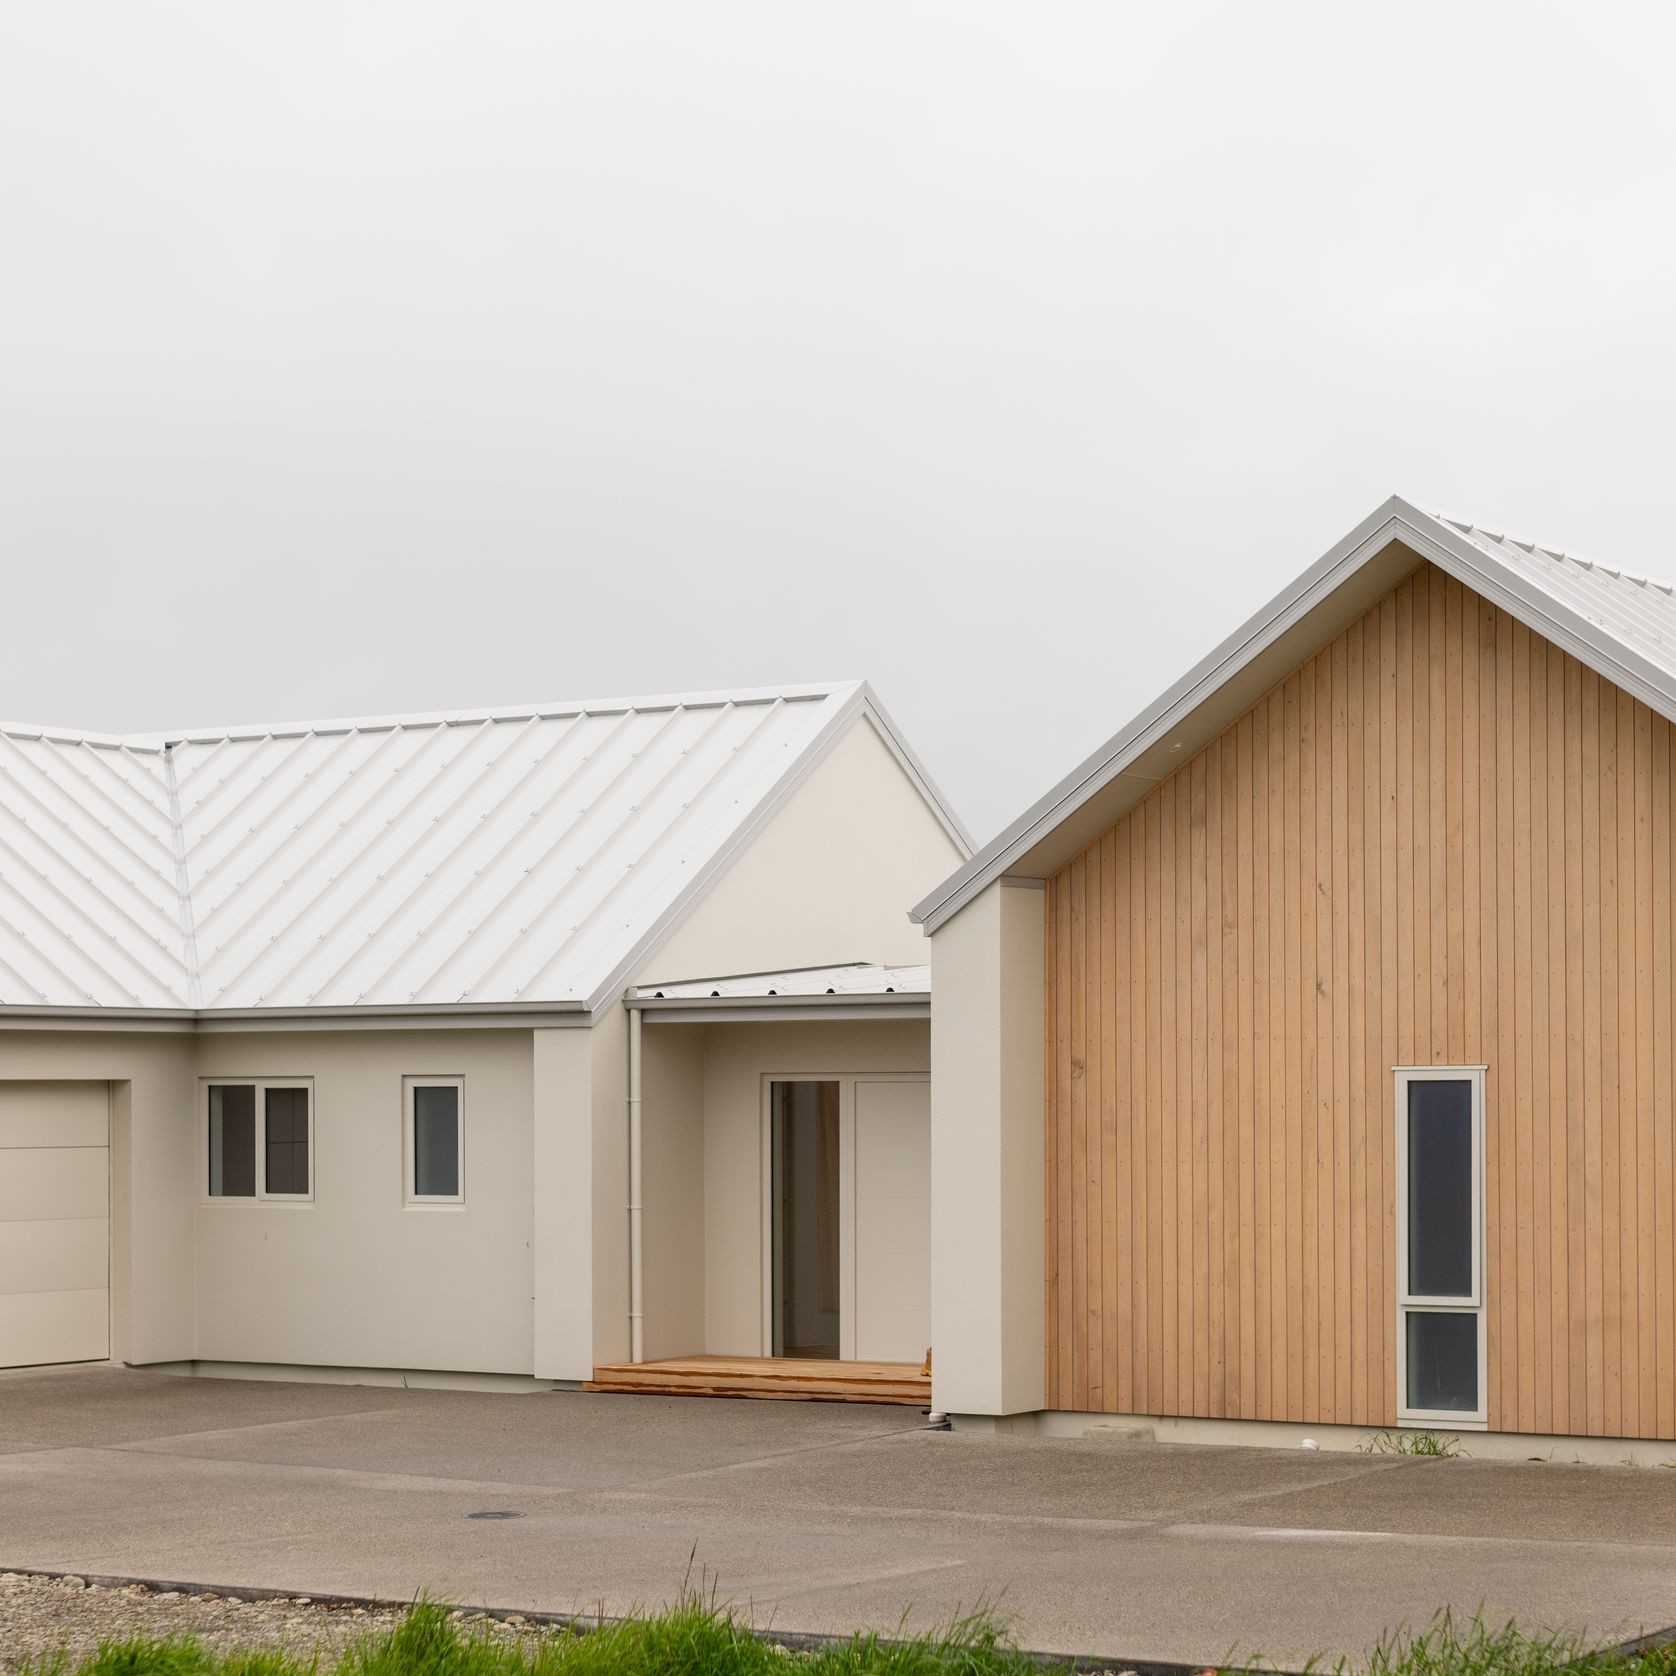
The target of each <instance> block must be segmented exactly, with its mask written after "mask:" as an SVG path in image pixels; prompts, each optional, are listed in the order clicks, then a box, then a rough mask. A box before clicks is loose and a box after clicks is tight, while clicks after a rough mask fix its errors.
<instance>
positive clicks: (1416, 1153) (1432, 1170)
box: [1408, 1079, 1473, 1298]
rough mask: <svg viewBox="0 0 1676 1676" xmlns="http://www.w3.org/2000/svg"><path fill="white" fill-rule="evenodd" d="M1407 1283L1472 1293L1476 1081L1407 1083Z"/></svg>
mask: <svg viewBox="0 0 1676 1676" xmlns="http://www.w3.org/2000/svg"><path fill="white" fill-rule="evenodd" d="M1408 1290H1409V1293H1410V1295H1412V1296H1414V1297H1424V1298H1465V1297H1469V1296H1471V1295H1472V1291H1473V1286H1472V1084H1471V1083H1470V1082H1453V1081H1450V1082H1437V1081H1429V1080H1421V1079H1416V1080H1415V1081H1413V1082H1411V1083H1409V1085H1408Z"/></svg>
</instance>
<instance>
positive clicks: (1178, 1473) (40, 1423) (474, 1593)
mask: <svg viewBox="0 0 1676 1676" xmlns="http://www.w3.org/2000/svg"><path fill="white" fill-rule="evenodd" d="M481 1512H511V1513H515V1514H517V1515H518V1517H516V1518H512V1519H505V1520H483V1519H473V1518H471V1517H470V1515H471V1514H473V1513H481ZM689 1556H694V1557H695V1560H694V1563H695V1565H696V1567H698V1568H702V1570H703V1571H704V1572H705V1573H706V1574H707V1575H708V1576H709V1577H710V1578H712V1579H714V1580H717V1581H718V1582H719V1586H720V1592H721V1593H722V1595H724V1596H725V1597H727V1598H729V1599H731V1600H734V1601H736V1602H738V1603H740V1604H741V1605H745V1606H748V1607H749V1609H750V1611H751V1612H752V1614H753V1615H754V1617H755V1618H756V1621H757V1622H758V1623H763V1622H768V1621H771V1622H772V1623H774V1624H776V1625H778V1626H780V1627H782V1628H786V1629H798V1630H814V1631H831V1632H845V1631H848V1630H850V1629H853V1628H855V1627H857V1626H858V1625H872V1626H877V1627H879V1628H882V1629H887V1630H889V1629H894V1628H895V1627H896V1626H897V1624H898V1623H899V1622H900V1621H902V1620H903V1618H904V1617H906V1619H907V1621H908V1622H909V1623H910V1624H911V1625H929V1624H933V1623H936V1622H938V1621H940V1620H944V1619H947V1618H948V1617H950V1616H951V1615H953V1614H955V1613H957V1612H960V1611H964V1610H966V1609H969V1608H971V1607H973V1606H974V1605H977V1604H979V1603H980V1602H988V1603H991V1604H993V1605H998V1606H999V1607H1000V1608H1001V1610H1002V1611H1004V1612H1006V1613H1008V1614H1010V1615H1011V1617H1012V1620H1013V1627H1014V1631H1015V1633H1016V1634H1017V1636H1018V1638H1019V1640H1020V1641H1021V1642H1022V1643H1023V1644H1024V1645H1026V1646H1029V1647H1033V1648H1037V1649H1041V1650H1044V1651H1055V1652H1081V1653H1092V1654H1100V1655H1110V1656H1112V1657H1113V1658H1115V1659H1119V1660H1124V1659H1128V1660H1143V1661H1144V1660H1150V1659H1157V1660H1179V1661H1183V1662H1192V1663H1201V1662H1204V1663H1208V1662H1214V1661H1216V1660H1218V1659H1221V1658H1223V1657H1224V1656H1226V1655H1227V1654H1229V1653H1230V1652H1231V1651H1242V1652H1245V1653H1247V1654H1257V1655H1263V1656H1266V1657H1267V1658H1268V1659H1270V1660H1273V1661H1276V1662H1279V1663H1282V1664H1297V1663H1301V1662H1302V1660H1303V1659H1304V1658H1306V1657H1307V1656H1308V1655H1310V1654H1314V1653H1333V1654H1336V1653H1339V1652H1352V1653H1354V1652H1357V1651H1360V1650H1362V1649H1363V1648H1365V1647H1366V1646H1367V1645H1368V1644H1369V1643H1370V1642H1372V1641H1373V1640H1374V1639H1375V1638H1376V1637H1377V1636H1378V1634H1379V1632H1380V1631H1381V1630H1383V1629H1385V1628H1388V1627H1390V1626H1392V1625H1395V1624H1397V1623H1401V1622H1404V1621H1407V1622H1410V1623H1421V1622H1424V1621H1425V1620H1426V1619H1428V1618H1430V1617H1431V1615H1432V1614H1433V1612H1435V1611H1436V1610H1437V1609H1438V1608H1439V1607H1441V1606H1445V1605H1449V1606H1452V1607H1454V1608H1455V1609H1456V1610H1457V1611H1464V1612H1466V1613H1468V1614H1470V1613H1471V1612H1472V1611H1474V1610H1475V1609H1476V1608H1477V1607H1478V1606H1479V1605H1480V1604H1482V1605H1483V1606H1484V1607H1485V1609H1486V1610H1487V1611H1488V1612H1490V1613H1492V1614H1494V1615H1495V1616H1496V1617H1498V1618H1501V1617H1506V1616H1509V1615H1511V1616H1515V1617H1517V1618H1518V1619H1519V1620H1520V1621H1521V1622H1525V1623H1529V1624H1533V1625H1536V1624H1544V1625H1550V1626H1555V1627H1560V1626H1563V1627H1568V1628H1572V1629H1575V1630H1580V1631H1586V1632H1588V1633H1590V1634H1591V1635H1593V1636H1596V1637H1599V1638H1603V1639H1604V1638H1611V1639H1619V1638H1622V1637H1625V1636H1628V1635H1631V1634H1636V1633H1640V1632H1642V1631H1644V1630H1651V1629H1658V1628H1663V1627H1664V1626H1666V1625H1670V1624H1673V1623H1676V1472H1668V1471H1660V1470H1658V1469H1656V1468H1636V1467H1583V1466H1562V1465H1553V1464H1546V1463H1543V1464H1530V1465H1527V1464H1522V1463H1507V1462H1488V1461H1483V1462H1480V1461H1471V1460H1465V1461H1411V1460H1403V1459H1392V1458H1389V1457H1370V1456H1363V1455H1332V1454H1303V1453H1297V1454H1293V1453H1289V1452H1285V1453H1283V1452H1279V1451H1269V1450H1259V1449H1211V1448H1196V1447H1170V1446H1165V1445H1157V1444H1137V1443H1103V1442H1088V1443H1081V1442H1045V1441H1035V1440H1014V1439H1004V1438H985V1437H974V1436H960V1435H958V1434H956V1435H950V1434H947V1433H937V1432H928V1431H925V1430H923V1429H921V1428H920V1426H919V1424H918V1416H917V1415H915V1414H914V1413H913V1411H911V1410H902V1409H889V1408H874V1407H846V1406H841V1405H836V1404H804V1403H784V1404H782V1403H753V1402H721V1401H703V1400H698V1399H693V1398H680V1397H640V1396H621V1397H617V1396H600V1395H591V1396H590V1395H583V1394H581V1393H569V1392H556V1393H551V1394H547V1395H540V1396H499V1395H496V1396H486V1395H473V1394H466V1393H457V1392H446V1391H399V1390H385V1389H374V1388H369V1387H349V1386H337V1385H279V1384H247V1383H243V1382H237V1381H220V1380H190V1379H176V1378H171V1377H169V1376H167V1375H158V1374H146V1373H137V1372H129V1371H125V1370H120V1369H111V1368H89V1369H79V1370H70V1371H52V1372H32V1373H22V1374H0V1569H6V1568H14V1569H28V1568H31V1567H35V1568H41V1569H54V1570H58V1569H63V1570H74V1571H89V1572H94V1573H99V1574H115V1575H126V1576H139V1577H149V1578H168V1579H171V1580H179V1581H190V1582H202V1583H208V1584H222V1585H226V1586H234V1585H241V1584H242V1585H250V1586H266V1587H282V1588H285V1589H289V1590H292V1591H295V1592H297V1593H309V1592H311V1591H320V1592H339V1593H352V1594H363V1595H377V1596H384V1597H393V1598H398V1599H400V1598H406V1597H408V1596H410V1595H412V1594H414V1593H415V1592H416V1591H418V1590H421V1589H428V1590H429V1591H430V1592H431V1593H432V1594H433V1595H436V1596H439V1597H441V1598H444V1599H447V1600H451V1601H457V1602H461V1603H471V1604H482V1605H493V1606H504V1607H510V1608H515V1609H516V1608H523V1609H532V1608H533V1609H541V1610H549V1611H575V1610H591V1609H594V1608H596V1607H599V1606H601V1605H603V1607H604V1609H605V1610H606V1611H609V1612H617V1611H623V1610H627V1609H629V1608H632V1607H633V1606H636V1605H649V1604H654V1603H657V1602H660V1601H664V1600H667V1599H668V1598H669V1597H670V1596H671V1595H672V1594H674V1593H675V1592H676V1591H677V1590H678V1589H679V1587H680V1585H681V1581H682V1579H683V1577H684V1576H685V1575H686V1574H687V1570H688V1562H689Z"/></svg>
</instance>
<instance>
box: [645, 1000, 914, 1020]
mask: <svg viewBox="0 0 1676 1676" xmlns="http://www.w3.org/2000/svg"><path fill="white" fill-rule="evenodd" d="M623 1005H624V1006H626V1007H627V1008H628V1009H629V1010H630V1011H631V1012H638V1013H640V1014H642V1015H643V1016H644V1018H645V1020H646V1022H647V1023H649V1024H651V1023H657V1024H748V1023H749V1024H760V1023H781V1024H784V1023H797V1024H811V1023H819V1022H826V1021H834V1020H843V1021H845V1022H848V1023H856V1022H861V1021H866V1020H874V1019H929V1018H930V1017H931V997H930V996H929V995H926V994H917V995H915V994H901V993H892V994H887V995H701V996H684V995H674V996H662V995H656V996H654V995H645V996H630V997H629V998H628V999H627V1000H625V1001H624V1003H623Z"/></svg>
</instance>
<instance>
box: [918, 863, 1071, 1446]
mask: <svg viewBox="0 0 1676 1676" xmlns="http://www.w3.org/2000/svg"><path fill="white" fill-rule="evenodd" d="M1043 899H1044V897H1043V892H1042V891H1041V890H1040V889H1039V888H1037V889H1031V888H1028V887H1026V886H1021V885H1014V884H1011V883H1009V882H1008V881H1006V880H1002V881H1000V882H998V883H996V884H993V885H991V886H990V887H989V889H988V890H986V891H985V892H984V893H983V894H982V895H981V896H979V897H977V898H975V899H974V900H973V901H972V902H971V903H970V904H969V905H968V906H967V907H965V908H964V909H962V910H961V912H960V913H958V914H957V915H955V917H954V918H953V919H951V920H949V921H948V922H946V923H945V924H944V925H943V926H942V927H941V928H940V929H939V930H938V931H937V933H936V935H935V936H934V937H933V938H932V939H931V984H932V1002H931V1168H932V1181H933V1183H934V1184H935V1185H934V1189H933V1192H932V1199H931V1312H932V1314H931V1323H932V1342H933V1345H934V1347H935V1351H936V1354H935V1358H934V1361H933V1365H932V1399H933V1402H934V1404H935V1406H936V1407H937V1408H939V1409H941V1410H942V1411H944V1412H945V1413H950V1414H1016V1413H1021V1412H1027V1411H1030V1410H1033V1409H1038V1408H1041V1407H1042V1405H1043V1402H1044V1390H1045V1387H1044V1379H1043V1369H1044V1358H1045V1355H1046V1351H1045V1347H1044V1339H1043V1332H1044V1316H1043V1288H1044V1283H1045V1281H1044V1255H1043V1208H1042V1207H1043V1198H1042V1195H1043V1142H1042V1136H1043V1128H1042V1079H1043V1058H1042V1053H1043V1045H1042V1007H1043V987H1042V985H1043V953H1042V951H1043V922H1042V905H1043Z"/></svg>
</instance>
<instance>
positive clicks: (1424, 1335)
mask: <svg viewBox="0 0 1676 1676" xmlns="http://www.w3.org/2000/svg"><path fill="white" fill-rule="evenodd" d="M1407 1327H1408V1347H1407V1348H1408V1406H1409V1407H1410V1408H1411V1409H1421V1410H1423V1411H1426V1412H1431V1411H1433V1410H1443V1411H1445V1412H1448V1413H1462V1414H1472V1413H1475V1412H1476V1411H1477V1408H1478V1312H1477V1310H1448V1311H1445V1310H1439V1311H1436V1312H1435V1313H1434V1312H1432V1311H1430V1310H1418V1309H1413V1310H1410V1311H1409V1312H1408V1322H1407Z"/></svg>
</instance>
